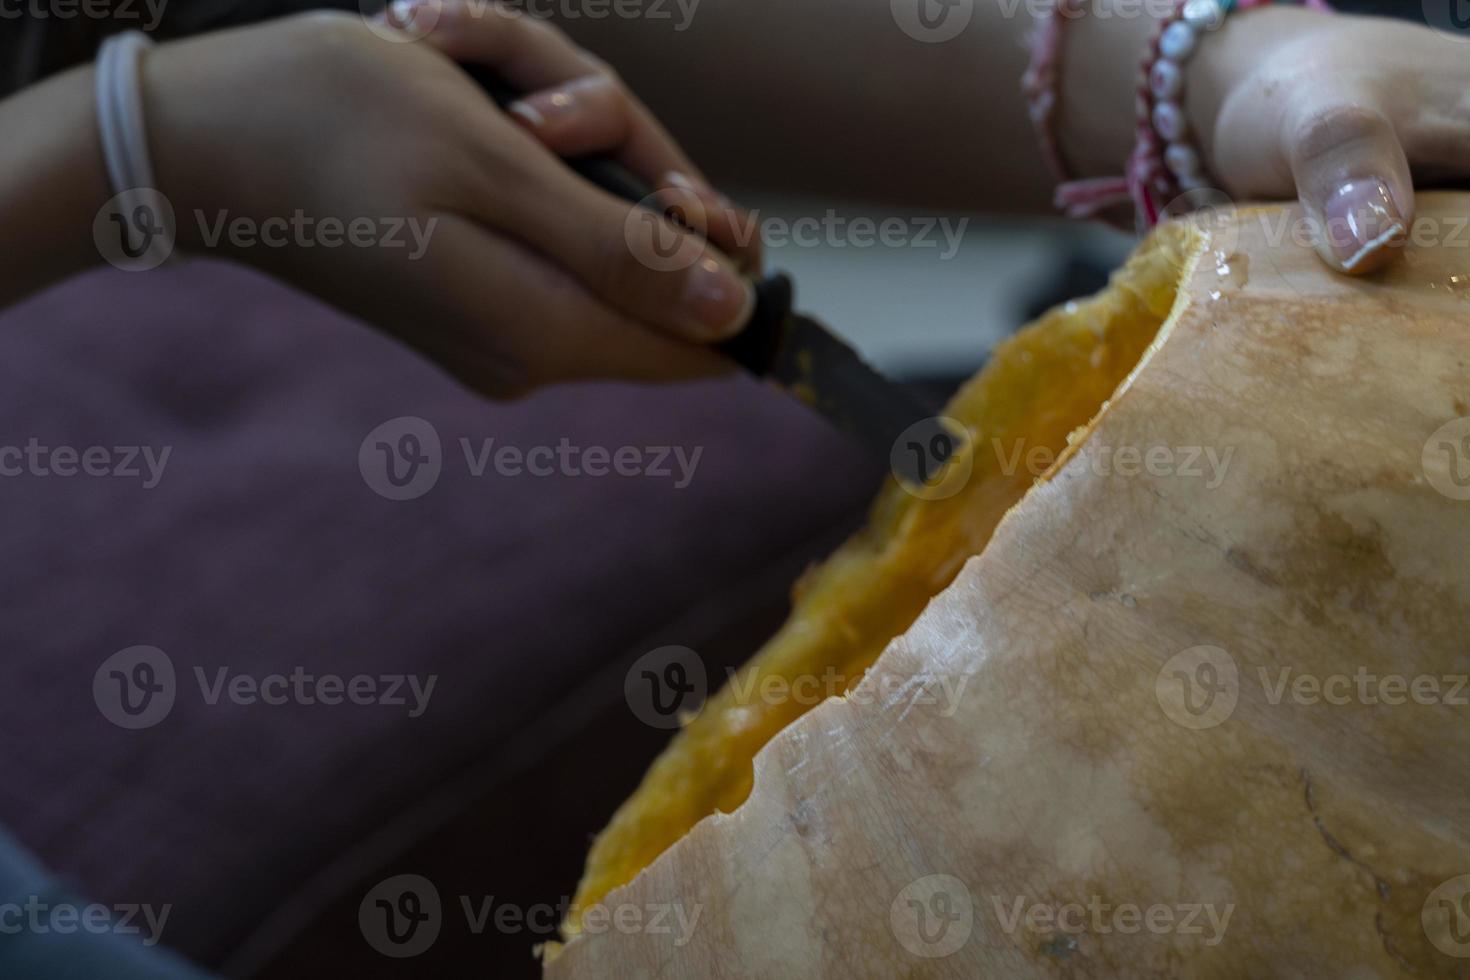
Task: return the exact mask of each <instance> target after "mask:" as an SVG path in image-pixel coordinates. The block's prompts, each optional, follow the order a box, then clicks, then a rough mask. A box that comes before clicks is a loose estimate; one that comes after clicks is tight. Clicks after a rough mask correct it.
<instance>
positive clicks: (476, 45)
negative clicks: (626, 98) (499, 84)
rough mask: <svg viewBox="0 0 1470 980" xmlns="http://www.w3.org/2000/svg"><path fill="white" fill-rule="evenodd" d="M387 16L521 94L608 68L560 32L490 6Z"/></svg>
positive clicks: (399, 10) (430, 7)
mask: <svg viewBox="0 0 1470 980" xmlns="http://www.w3.org/2000/svg"><path fill="white" fill-rule="evenodd" d="M384 16H385V17H386V19H387V22H388V23H389V24H391V25H393V26H395V27H400V28H403V29H404V30H406V31H408V32H409V35H410V36H411V37H418V38H422V40H423V41H424V42H425V43H427V44H429V45H432V46H433V47H434V48H436V49H438V50H439V51H440V52H441V53H443V54H444V55H445V56H447V57H448V58H450V59H451V60H453V61H463V62H474V63H476V64H482V65H486V66H488V67H491V68H494V69H495V72H496V74H498V75H499V76H500V77H501V78H502V79H504V80H505V82H506V84H508V85H510V86H512V87H513V88H515V89H517V90H518V91H535V90H537V89H543V88H550V87H552V86H555V85H560V84H561V83H563V82H566V81H570V80H571V79H573V78H580V77H581V76H583V75H592V74H597V73H598V72H599V71H600V70H602V68H603V65H602V63H601V62H600V61H598V60H597V59H596V58H594V57H593V56H592V55H591V54H589V53H588V52H587V51H584V50H583V49H581V48H579V47H577V45H576V44H574V43H573V42H572V41H571V39H570V38H568V37H567V36H566V35H565V34H563V33H562V32H561V31H559V30H557V29H556V28H554V27H552V26H551V25H549V24H546V23H543V22H542V21H540V20H537V19H536V18H534V17H527V16H526V15H525V14H523V13H521V12H520V11H518V10H512V9H510V8H508V7H505V6H502V5H501V4H499V3H492V2H490V0H395V2H393V3H390V4H389V5H388V8H387V10H386V11H385V12H384Z"/></svg>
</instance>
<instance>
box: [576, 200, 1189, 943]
mask: <svg viewBox="0 0 1470 980" xmlns="http://www.w3.org/2000/svg"><path fill="white" fill-rule="evenodd" d="M1194 236H1195V232H1194V231H1193V230H1192V229H1191V228H1189V227H1188V226H1182V225H1180V226H1169V227H1166V228H1164V229H1162V230H1161V231H1160V232H1158V233H1156V234H1155V235H1154V236H1153V237H1152V238H1151V239H1150V240H1149V242H1148V243H1147V244H1146V245H1145V246H1144V247H1143V248H1142V249H1141V250H1140V251H1139V252H1138V253H1137V254H1136V255H1135V256H1134V258H1133V259H1132V260H1131V261H1130V262H1129V263H1128V264H1127V266H1126V267H1124V268H1123V269H1122V270H1121V271H1120V272H1119V273H1117V274H1116V275H1115V276H1114V281H1113V284H1112V286H1111V288H1109V289H1108V290H1106V291H1105V292H1104V293H1102V294H1101V295H1099V296H1097V297H1096V298H1094V299H1091V300H1088V301H1084V302H1077V303H1071V304H1068V305H1067V306H1065V307H1062V308H1059V309H1057V310H1054V311H1052V312H1051V313H1049V314H1047V315H1046V316H1044V317H1043V318H1042V319H1041V320H1039V321H1038V322H1036V323H1034V324H1032V325H1031V326H1029V327H1027V328H1026V329H1024V330H1023V331H1021V332H1020V333H1019V334H1017V335H1016V336H1015V337H1013V338H1011V339H1010V340H1008V341H1006V342H1005V343H1003V344H1001V345H999V346H998V347H997V349H996V350H995V352H994V354H993V355H992V357H991V359H990V362H989V364H988V365H987V367H986V368H985V369H984V370H983V371H982V372H981V373H980V374H979V375H978V376H977V377H975V378H974V379H973V380H972V381H970V382H969V383H968V384H967V385H966V386H965V387H964V388H963V389H962V390H961V391H960V392H959V393H958V395H956V397H955V398H954V399H953V401H952V402H951V403H950V405H949V407H948V408H947V409H946V410H945V415H946V416H947V417H948V418H951V419H953V420H955V421H957V422H959V423H960V424H961V425H962V426H963V427H964V429H965V430H966V432H967V434H968V440H967V441H966V443H965V445H964V447H963V448H962V450H961V452H962V453H965V454H968V458H967V459H965V460H964V461H963V463H960V462H956V463H952V464H951V467H950V470H949V472H950V473H951V474H952V475H954V474H959V476H958V477H957V479H959V480H961V482H962V486H960V487H959V488H958V491H957V492H955V493H953V494H952V495H950V496H946V497H944V498H943V499H925V498H930V497H932V496H933V495H932V494H918V495H916V494H913V493H910V492H909V491H908V490H906V489H905V488H903V487H902V486H900V485H899V484H898V483H897V482H895V481H892V480H890V482H889V485H888V486H887V487H886V488H885V489H884V490H883V492H882V493H881V494H880V496H879V497H878V499H877V501H876V503H875V504H874V507H873V510H872V513H871V516H870V520H869V523H868V526H867V528H866V529H864V530H863V531H862V532H860V533H859V534H858V535H856V536H855V537H854V538H853V539H852V540H850V541H849V542H847V543H846V544H845V545H844V546H843V547H842V548H841V549H839V550H838V551H837V552H836V553H835V554H834V555H833V556H832V557H831V558H830V559H828V560H827V561H826V562H825V563H824V564H822V565H820V566H818V567H816V568H814V569H813V570H812V571H810V572H809V573H808V574H807V575H806V576H805V577H804V578H803V579H802V580H801V581H800V582H799V583H798V584H797V586H796V589H795V596H794V600H795V601H794V608H793V611H792V614H791V616H790V618H789V619H788V621H787V622H786V624H785V625H784V626H783V627H782V629H781V630H780V631H779V632H778V633H777V634H776V635H775V636H774V637H773V638H772V639H771V640H770V641H769V642H768V643H767V644H766V645H765V647H764V648H762V649H761V650H760V651H759V652H758V653H757V654H756V655H755V657H754V658H753V659H752V660H751V661H750V662H749V663H748V664H746V666H745V667H744V668H743V669H742V670H741V671H740V673H739V674H738V675H737V676H736V677H735V678H734V679H733V680H732V682H731V683H730V684H727V685H726V686H725V687H724V688H723V689H722V690H721V691H720V692H719V693H718V694H716V695H715V696H714V697H712V698H711V699H710V700H709V701H708V703H707V704H706V705H705V706H704V708H703V710H702V711H701V712H700V713H699V714H698V715H697V716H696V717H694V718H693V719H691V720H689V721H688V723H687V724H686V725H685V727H684V728H683V730H682V731H680V732H679V733H678V735H677V736H676V737H675V738H674V739H673V741H672V743H671V744H670V746H669V747H668V749H667V750H665V752H664V753H663V754H662V755H661V756H660V757H659V758H658V759H657V760H656V761H655V762H654V764H653V766H652V767H651V768H650V769H649V771H648V773H647V775H646V776H645V777H644V779H643V782H642V785H641V786H640V787H639V788H638V790H637V791H636V792H635V793H634V794H633V796H632V797H631V798H629V799H628V801H627V802H626V803H624V804H623V806H622V807H621V808H620V809H619V810H618V811H617V813H616V814H615V815H614V816H613V819H612V821H611V823H610V824H609V825H608V827H607V828H606V830H604V831H603V832H602V834H601V835H599V836H598V838H597V840H596V841H595V843H594V844H593V847H592V850H591V854H590V856H589V858H588V863H587V869H586V872H585V874H584V876H583V879H582V882H581V884H580V886H579V889H578V893H577V896H576V900H575V902H574V903H573V906H572V910H573V911H572V913H571V915H570V916H569V918H568V920H567V922H566V923H565V924H564V929H563V931H564V933H565V934H566V936H567V937H568V938H570V937H572V936H575V935H576V934H577V933H578V932H579V931H580V929H579V923H580V918H581V915H580V912H581V910H585V909H586V908H588V907H589V906H591V905H594V904H595V903H597V902H599V901H601V900H602V898H603V897H604V896H606V895H607V894H608V893H609V892H610V891H611V890H613V889H614V888H617V887H619V886H621V885H623V884H626V883H627V882H629V881H631V880H632V879H633V878H634V877H636V876H637V875H638V873H639V872H640V871H642V870H643V869H644V868H645V867H647V866H648V865H649V864H650V863H652V862H653V860H654V859H655V858H657V857H658V856H659V855H660V854H661V853H663V852H664V851H665V850H666V849H667V848H668V847H669V846H670V845H672V844H673V843H674V842H676V841H677V840H679V839H680V838H681V837H683V836H684V835H685V834H687V833H688V832H689V831H690V829H691V828H692V827H693V826H694V825H695V824H696V823H697V822H698V821H700V820H701V819H703V818H704V817H707V816H709V815H710V814H712V813H715V812H717V811H719V812H726V813H728V812H731V811H733V810H734V809H735V808H736V807H738V806H739V805H740V804H741V803H742V802H744V800H745V799H746V797H747V796H748V795H749V793H750V790H751V783H752V772H753V768H752V766H753V760H754V758H755V755H756V753H757V752H759V751H760V749H761V748H762V747H763V746H765V745H766V743H767V742H769V741H770V740H771V739H772V738H773V737H775V736H776V735H777V734H778V733H779V732H780V731H781V730H782V729H783V728H785V727H786V726H787V725H789V724H791V723H792V722H793V721H795V720H796V719H797V718H798V717H800V716H801V715H802V714H804V713H805V712H806V711H808V710H810V709H811V708H813V707H815V704H816V703H817V702H816V700H814V699H813V698H812V697H810V696H798V695H797V692H799V691H806V692H819V693H820V694H823V695H828V694H830V695H840V694H843V693H845V692H846V691H849V690H851V689H852V688H853V687H855V686H856V685H857V683H858V682H859V681H860V680H861V679H862V677H863V675H864V672H865V671H866V670H867V669H868V668H869V667H870V666H872V664H873V663H874V661H876V660H877V658H878V656H879V655H880V654H881V653H882V652H883V650H884V648H885V647H886V646H887V645H888V644H889V642H890V641H892V640H893V639H894V638H895V637H897V636H899V635H900V634H902V633H904V631H906V630H907V629H908V628H909V627H910V626H911V625H912V624H913V622H914V620H915V619H916V618H917V617H918V616H919V614H920V613H921V612H922V611H923V610H924V607H925V606H926V604H927V603H928V602H929V601H930V600H931V599H932V598H933V597H934V596H936V595H938V594H939V593H940V592H941V591H942V590H944V589H945V588H946V587H947V586H948V585H949V584H950V582H951V581H953V580H954V578H955V576H956V575H957V574H958V573H959V571H960V569H961V568H962V567H963V566H964V564H965V562H966V561H967V560H968V559H969V558H971V557H972V556H974V555H977V554H979V553H980V552H981V551H982V550H983V549H984V548H985V545H986V543H987V542H988V541H989V540H990V537H991V534H992V533H993V532H994V530H995V528H996V526H997V525H998V524H999V523H1000V520H1001V518H1002V517H1004V516H1005V514H1006V512H1007V511H1008V510H1009V509H1010V508H1011V507H1012V506H1013V505H1014V504H1016V502H1017V501H1019V500H1020V499H1021V497H1022V496H1024V495H1025V493H1026V492H1027V490H1028V489H1029V488H1030V487H1031V486H1032V485H1033V484H1034V482H1035V481H1036V479H1037V478H1038V477H1042V476H1044V475H1045V470H1046V469H1047V468H1048V465H1049V464H1050V463H1051V462H1053V461H1055V460H1057V459H1058V458H1060V457H1062V456H1063V455H1064V454H1065V452H1066V451H1067V449H1068V445H1069V440H1070V439H1071V438H1072V437H1073V435H1074V434H1075V433H1076V432H1077V431H1078V430H1080V429H1083V428H1084V427H1086V426H1087V425H1088V423H1089V422H1090V421H1091V420H1092V419H1093V418H1094V417H1095V416H1096V415H1097V414H1098V413H1099V411H1100V410H1101V409H1102V407H1103V406H1104V405H1105V403H1106V402H1107V400H1108V399H1109V398H1110V397H1111V396H1112V395H1113V393H1114V391H1115V390H1116V389H1117V388H1118V387H1119V385H1120V384H1122V383H1123V381H1124V380H1125V379H1126V378H1127V377H1128V375H1129V373H1130V372H1131V371H1132V370H1133V369H1134V368H1135V366H1137V365H1138V363H1139V361H1140V360H1141V359H1142V357H1143V355H1144V352H1145V351H1146V350H1147V349H1148V347H1149V345H1150V344H1151V343H1152V342H1153V340H1154V337H1155V334H1156V333H1157V332H1158V330H1159V328H1160V326H1161V325H1162V324H1163V323H1164V322H1165V320H1166V319H1167V318H1168V316H1169V314H1170V311H1171V309H1172V307H1173V305H1174V302H1175V297H1176V293H1177V291H1178V287H1179V283H1180V278H1181V276H1182V274H1183V272H1184V267H1185V265H1186V262H1187V259H1188V254H1189V253H1190V252H1191V251H1193V250H1194ZM941 487H943V484H941ZM803 681H804V682H805V683H804V684H803V683H802V682H803ZM762 691H767V692H769V691H778V692H783V694H782V696H777V697H769V696H762V694H761V693H760V692H762Z"/></svg>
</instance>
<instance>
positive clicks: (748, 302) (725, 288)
mask: <svg viewBox="0 0 1470 980" xmlns="http://www.w3.org/2000/svg"><path fill="white" fill-rule="evenodd" d="M684 311H685V313H686V314H687V315H688V316H689V317H690V318H691V319H692V320H693V321H694V324H695V325H696V326H697V328H698V329H699V331H700V332H701V333H702V334H704V335H706V336H708V337H709V338H710V339H711V340H723V339H725V338H726V337H731V336H734V335H735V334H737V333H739V332H740V331H741V330H742V329H744V327H745V324H746V323H747V322H749V320H750V315H751V313H753V312H754V311H755V287H754V286H753V285H751V283H750V281H749V280H747V279H745V278H743V277H742V276H740V275H739V274H738V273H736V272H735V271H734V270H733V269H731V268H730V267H729V266H727V265H725V264H724V263H723V262H721V261H719V260H718V259H716V258H714V257H712V256H709V255H706V256H705V257H704V258H702V259H700V260H699V261H698V262H697V263H695V265H694V266H693V268H691V269H690V270H689V276H688V278H687V279H686V280H685V284H684Z"/></svg>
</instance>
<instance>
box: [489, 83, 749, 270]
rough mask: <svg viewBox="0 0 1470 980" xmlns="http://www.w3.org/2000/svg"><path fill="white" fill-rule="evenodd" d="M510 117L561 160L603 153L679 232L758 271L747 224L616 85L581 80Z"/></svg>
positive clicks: (530, 101) (516, 108)
mask: <svg viewBox="0 0 1470 980" xmlns="http://www.w3.org/2000/svg"><path fill="white" fill-rule="evenodd" d="M510 112H511V114H512V115H513V116H514V117H515V118H516V120H517V121H518V122H520V123H521V124H522V125H523V126H524V127H525V128H526V129H528V130H529V131H530V132H531V133H532V134H533V135H534V136H535V137H536V138H537V139H538V140H539V141H540V142H541V143H542V145H544V146H545V147H547V148H548V149H549V150H551V151H552V152H553V153H555V154H557V155H558V156H562V157H579V156H587V155H591V154H608V155H611V156H614V157H616V158H617V159H618V160H620V161H621V162H622V163H623V164H624V165H625V166H627V167H628V168H629V169H630V170H632V171H633V172H634V173H637V174H639V175H640V176H642V177H643V178H644V179H645V180H647V181H649V183H650V185H651V186H653V187H655V188H656V189H657V190H659V191H661V192H662V193H661V196H660V201H659V203H660V204H661V205H662V206H664V207H671V206H674V207H680V208H682V209H683V210H684V211H685V212H686V213H687V214H688V215H689V216H690V219H691V220H687V221H686V226H687V227H689V228H690V229H691V230H694V231H697V232H699V233H700V234H703V235H705V236H706V237H708V238H709V239H710V240H711V241H712V242H714V243H715V244H716V245H717V246H719V248H720V249H721V250H722V251H723V252H725V254H727V255H729V256H730V257H731V258H732V259H734V260H735V262H736V264H737V265H738V266H739V267H740V268H741V271H743V272H746V273H751V274H753V273H754V272H756V271H758V270H759V269H760V265H761V248H760V237H759V235H758V234H756V233H755V232H756V228H755V222H754V220H753V219H752V217H751V216H750V215H749V214H747V213H746V212H743V211H741V210H740V209H738V208H736V207H735V205H734V204H733V203H732V202H731V201H730V200H729V199H728V198H726V197H725V196H724V195H722V194H720V193H718V192H717V191H715V189H714V188H713V187H711V186H710V185H709V183H708V182H707V181H705V179H704V178H703V177H702V176H700V175H699V174H698V173H697V172H696V171H695V170H694V169H693V165H692V164H691V163H690V162H689V160H688V159H687V158H686V157H685V156H684V154H683V153H682V152H681V151H680V150H679V149H678V147H677V145H676V144H675V143H674V141H673V139H671V138H670V137H669V136H668V134H667V133H665V132H664V131H663V128H662V127H660V126H659V125H658V123H657V122H656V121H654V119H653V117H652V115H650V114H649V112H648V110H647V109H645V108H644V107H643V106H642V104H641V103H639V102H638V100H637V99H635V98H634V97H633V96H632V94H631V93H629V91H628V90H627V88H625V87H624V86H623V85H621V84H619V83H618V81H617V80H616V79H614V78H612V77H609V76H606V75H589V76H586V77H584V78H579V79H576V80H575V81H572V82H568V83H567V84H565V85H561V86H558V87H556V88H553V89H547V90H543V91H540V92H534V93H532V94H530V95H528V96H526V97H525V98H524V99H522V100H520V101H519V102H516V103H515V104H514V105H512V106H511V107H510Z"/></svg>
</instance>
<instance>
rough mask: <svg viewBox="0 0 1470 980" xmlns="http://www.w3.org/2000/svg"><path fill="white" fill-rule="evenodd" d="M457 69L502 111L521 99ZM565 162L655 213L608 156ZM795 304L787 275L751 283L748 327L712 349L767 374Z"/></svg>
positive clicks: (485, 77) (641, 189)
mask: <svg viewBox="0 0 1470 980" xmlns="http://www.w3.org/2000/svg"><path fill="white" fill-rule="evenodd" d="M460 67H461V68H463V69H464V70H465V72H466V73H467V74H468V75H469V76H470V78H472V79H474V81H475V83H476V84H477V85H479V86H480V88H482V89H484V90H485V94H487V95H489V96H490V98H491V99H492V100H493V101H494V102H495V104H496V105H498V106H499V107H500V108H501V109H505V108H507V107H509V106H510V104H511V103H512V102H514V101H516V100H517V99H519V98H520V97H521V96H520V93H518V92H517V91H516V90H515V89H513V88H511V87H510V86H509V85H507V84H506V83H505V81H504V79H502V78H501V77H500V76H499V75H497V74H495V72H494V71H492V70H491V69H489V68H487V67H485V66H484V65H477V64H461V65H460ZM566 163H567V166H569V167H571V168H572V169H573V170H575V171H576V172H577V173H579V174H581V175H582V176H583V177H584V178H586V179H587V180H589V181H591V182H592V183H593V184H595V185H597V186H598V187H601V188H602V189H603V190H605V191H607V192H608V193H609V194H613V195H615V196H617V197H620V198H622V199H623V200H625V201H628V202H630V203H632V204H636V205H638V206H640V207H645V208H648V209H649V210H651V211H655V212H658V202H657V199H656V198H655V196H654V189H653V188H652V187H649V186H648V184H647V183H645V182H644V181H643V180H641V179H639V177H638V176H637V175H636V174H634V173H633V172H632V171H630V170H629V169H628V168H627V167H625V166H623V165H622V164H621V163H619V162H618V161H616V160H614V159H612V158H611V157H607V156H597V155H594V156H584V157H575V158H573V159H570V160H567V161H566ZM660 213H661V212H660ZM794 300H795V297H794V295H793V290H792V285H791V279H790V278H789V277H788V276H785V275H782V274H780V273H776V274H773V275H770V276H767V277H766V278H765V279H762V280H760V281H759V282H757V283H756V284H755V312H754V313H753V314H752V315H751V318H750V323H749V324H748V325H747V326H746V328H745V329H744V330H742V331H741V332H740V333H739V334H737V335H736V336H734V337H732V338H731V339H729V340H727V341H725V342H724V343H723V344H720V345H718V347H717V348H716V349H717V350H719V351H720V352H721V353H723V354H724V355H725V356H727V357H729V358H730V359H731V360H733V361H735V363H737V364H739V365H740V366H741V367H743V368H745V369H746V370H747V371H749V372H751V373H752V374H755V375H758V376H764V375H767V374H770V373H771V369H772V368H773V367H775V364H776V351H777V348H778V347H779V346H780V343H781V333H782V326H783V325H784V324H785V322H786V317H787V315H789V314H790V313H791V309H792V303H793V302H794Z"/></svg>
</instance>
